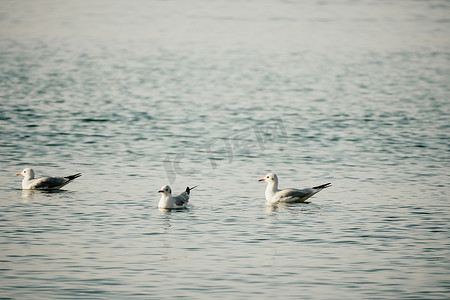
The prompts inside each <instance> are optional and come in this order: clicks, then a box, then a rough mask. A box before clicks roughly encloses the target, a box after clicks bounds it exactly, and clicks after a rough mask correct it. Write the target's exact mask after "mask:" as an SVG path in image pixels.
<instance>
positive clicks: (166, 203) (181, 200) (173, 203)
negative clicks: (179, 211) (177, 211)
mask: <svg viewBox="0 0 450 300" xmlns="http://www.w3.org/2000/svg"><path fill="white" fill-rule="evenodd" d="M196 187H197V186H194V187H191V188H190V187H186V190H185V191H184V192H182V193H181V194H179V195H178V196H172V189H171V188H170V186H168V185H164V186H163V187H162V188H161V189H160V190H159V193H162V195H161V199H159V203H158V208H166V209H172V208H186V207H187V205H188V203H189V194H190V193H191V190H193V189H195V188H196Z"/></svg>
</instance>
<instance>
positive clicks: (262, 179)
mask: <svg viewBox="0 0 450 300" xmlns="http://www.w3.org/2000/svg"><path fill="white" fill-rule="evenodd" d="M258 181H266V179H265V178H261V179H260V180H258Z"/></svg>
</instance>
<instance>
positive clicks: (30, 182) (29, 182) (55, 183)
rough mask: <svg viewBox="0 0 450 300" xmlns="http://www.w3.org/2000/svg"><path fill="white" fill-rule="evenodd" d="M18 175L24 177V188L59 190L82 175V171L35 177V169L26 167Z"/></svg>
mask: <svg viewBox="0 0 450 300" xmlns="http://www.w3.org/2000/svg"><path fill="white" fill-rule="evenodd" d="M17 175H22V176H23V177H24V178H23V180H22V189H24V190H37V189H39V190H58V189H60V188H62V187H63V186H65V185H66V184H68V183H70V182H72V181H73V180H74V179H75V178H78V177H80V176H81V173H77V174H74V175H70V176H65V177H40V178H36V179H35V178H34V171H33V169H30V168H25V169H23V171H22V172H21V173H17Z"/></svg>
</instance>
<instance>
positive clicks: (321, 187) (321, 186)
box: [313, 182, 331, 189]
mask: <svg viewBox="0 0 450 300" xmlns="http://www.w3.org/2000/svg"><path fill="white" fill-rule="evenodd" d="M330 186H331V182H328V183H325V184H322V185H318V186H314V187H313V189H325V188H327V187H330Z"/></svg>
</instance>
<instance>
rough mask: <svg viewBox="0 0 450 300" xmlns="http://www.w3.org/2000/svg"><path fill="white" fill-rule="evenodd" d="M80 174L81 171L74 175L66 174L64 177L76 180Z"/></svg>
mask: <svg viewBox="0 0 450 300" xmlns="http://www.w3.org/2000/svg"><path fill="white" fill-rule="evenodd" d="M80 176H81V173H77V174H74V175H69V176H65V177H64V178H67V179H69V180H74V179H75V178H78V177H80Z"/></svg>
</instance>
